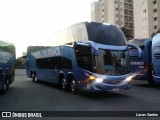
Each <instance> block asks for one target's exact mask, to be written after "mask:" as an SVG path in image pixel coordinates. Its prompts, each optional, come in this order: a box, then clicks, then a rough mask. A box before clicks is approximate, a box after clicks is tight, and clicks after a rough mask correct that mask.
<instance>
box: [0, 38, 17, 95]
mask: <svg viewBox="0 0 160 120" xmlns="http://www.w3.org/2000/svg"><path fill="white" fill-rule="evenodd" d="M15 57H16V55H15V46H14V44H12V43H8V42H5V41H1V40H0V93H5V91H6V90H7V89H8V87H9V85H10V84H11V83H12V82H13V80H14V75H15V69H14V64H15V60H16V58H15Z"/></svg>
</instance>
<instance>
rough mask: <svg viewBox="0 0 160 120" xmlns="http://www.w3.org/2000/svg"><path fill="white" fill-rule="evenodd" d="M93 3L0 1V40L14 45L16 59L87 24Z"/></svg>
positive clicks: (79, 0) (84, 0)
mask: <svg viewBox="0 0 160 120" xmlns="http://www.w3.org/2000/svg"><path fill="white" fill-rule="evenodd" d="M93 1H95V0H0V40H5V41H9V42H12V43H14V44H15V45H16V49H17V56H18V57H19V56H21V55H22V51H26V48H27V46H28V45H39V44H41V43H43V42H44V41H45V40H47V39H48V37H49V35H51V34H53V33H54V32H56V31H59V30H60V29H63V28H65V27H68V26H69V25H72V24H74V23H76V22H81V21H90V14H91V11H90V10H91V9H90V8H91V7H90V5H91V3H92V2H93Z"/></svg>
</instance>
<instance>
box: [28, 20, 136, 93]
mask: <svg viewBox="0 0 160 120" xmlns="http://www.w3.org/2000/svg"><path fill="white" fill-rule="evenodd" d="M49 41H50V42H49ZM49 41H46V43H49V46H48V47H46V48H42V49H38V50H37V51H34V52H32V51H30V52H28V53H27V69H26V73H27V76H28V77H30V78H32V80H33V81H34V82H37V81H38V80H42V81H47V82H50V83H55V84H59V85H60V86H61V88H62V89H64V90H66V89H68V90H70V91H72V92H76V91H77V90H87V91H90V92H105V91H119V90H127V89H129V88H130V82H131V78H132V76H131V75H130V64H129V50H128V45H127V43H126V39H125V37H124V34H123V32H122V31H121V29H120V28H119V27H117V26H115V25H111V24H106V23H97V22H81V23H78V24H75V25H72V26H70V27H68V28H66V29H64V30H62V31H59V32H58V33H56V34H55V35H54V36H53V39H50V40H49ZM132 47H135V48H137V46H133V45H132Z"/></svg>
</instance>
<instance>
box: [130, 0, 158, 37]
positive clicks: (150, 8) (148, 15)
mask: <svg viewBox="0 0 160 120" xmlns="http://www.w3.org/2000/svg"><path fill="white" fill-rule="evenodd" d="M133 8H134V38H148V37H151V35H152V34H153V33H154V32H157V31H158V29H160V0H133Z"/></svg>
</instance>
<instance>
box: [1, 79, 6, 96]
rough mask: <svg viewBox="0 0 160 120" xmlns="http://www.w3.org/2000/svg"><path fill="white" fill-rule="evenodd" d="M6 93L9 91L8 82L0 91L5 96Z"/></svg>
mask: <svg viewBox="0 0 160 120" xmlns="http://www.w3.org/2000/svg"><path fill="white" fill-rule="evenodd" d="M6 91H7V82H6V81H4V83H3V87H2V89H1V90H0V93H1V94H4V93H5V92H6Z"/></svg>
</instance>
